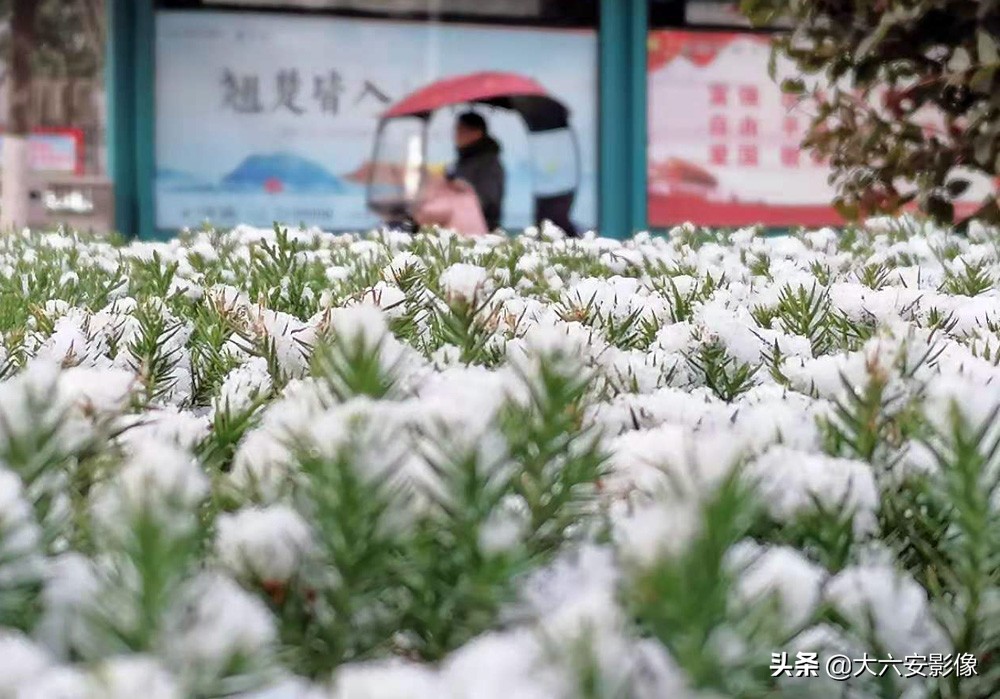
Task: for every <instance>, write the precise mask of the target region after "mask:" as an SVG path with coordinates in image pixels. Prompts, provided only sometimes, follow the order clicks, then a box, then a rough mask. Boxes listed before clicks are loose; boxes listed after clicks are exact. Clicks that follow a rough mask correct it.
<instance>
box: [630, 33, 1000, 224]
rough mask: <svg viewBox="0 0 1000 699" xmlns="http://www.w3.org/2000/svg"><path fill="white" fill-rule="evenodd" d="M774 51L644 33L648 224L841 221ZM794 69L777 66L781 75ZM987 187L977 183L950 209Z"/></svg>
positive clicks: (727, 37)
mask: <svg viewBox="0 0 1000 699" xmlns="http://www.w3.org/2000/svg"><path fill="white" fill-rule="evenodd" d="M770 50H771V48H770V42H769V40H768V38H767V36H765V35H761V34H748V33H735V32H686V31H674V30H666V31H656V32H651V33H650V35H649V54H648V77H649V83H648V84H649V184H648V193H649V211H648V213H649V223H650V225H652V226H670V225H676V224H679V223H684V222H686V221H690V222H692V223H696V224H699V225H706V226H741V225H749V224H754V223H763V224H765V225H769V226H793V225H804V226H822V225H827V224H836V223H839V222H840V217H839V216H838V215H837V213H836V212H835V211H834V209H833V207H832V206H830V202H831V200H832V199H833V197H834V189H833V187H832V186H831V185H829V184H828V177H829V174H830V172H829V169H828V168H827V166H826V165H824V163H822V162H819V161H817V160H815V159H814V158H813V157H812V156H811V154H810V153H809V152H808V151H805V150H803V149H801V148H800V146H799V144H800V143H801V142H802V139H803V137H804V136H805V132H806V129H807V128H808V126H809V121H810V115H809V109H808V106H807V105H805V104H802V103H798V101H797V98H796V97H795V96H794V95H786V94H784V93H782V92H781V89H780V88H779V86H778V85H777V84H776V83H775V82H774V81H772V80H771V78H770V76H769V75H768V70H767V66H768V59H769V56H770ZM790 71H791V68H790V66H788V65H782V64H781V63H780V62H779V65H778V72H779V74H782V73H783V72H784V74H788V73H789V72H790ZM990 188H991V185H990V183H989V182H988V181H985V180H984V179H983V178H979V179H978V180H974V184H973V186H972V187H970V189H969V191H968V193H967V194H966V195H965V197H963V199H965V200H967V201H965V202H964V204H965V206H962V205H961V204H962V203H963V202H960V203H959V206H956V211H959V212H962V211H967V212H971V211H972V210H974V209H975V207H976V206H977V202H981V201H982V199H983V197H985V196H986V195H987V194H988V193H989V192H990Z"/></svg>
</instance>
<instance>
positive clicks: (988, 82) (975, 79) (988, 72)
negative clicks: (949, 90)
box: [969, 65, 997, 94]
mask: <svg viewBox="0 0 1000 699" xmlns="http://www.w3.org/2000/svg"><path fill="white" fill-rule="evenodd" d="M996 72H997V66H995V65H993V66H985V67H983V68H980V69H979V70H977V71H976V72H975V73H973V74H972V79H971V80H969V87H970V88H972V89H973V90H975V91H976V92H981V93H984V94H990V93H991V91H992V89H993V76H995V75H996Z"/></svg>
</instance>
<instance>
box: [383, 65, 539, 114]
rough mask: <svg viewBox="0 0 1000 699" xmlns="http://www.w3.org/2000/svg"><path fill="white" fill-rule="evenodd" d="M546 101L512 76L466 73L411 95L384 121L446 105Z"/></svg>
mask: <svg viewBox="0 0 1000 699" xmlns="http://www.w3.org/2000/svg"><path fill="white" fill-rule="evenodd" d="M515 96H520V97H529V96H530V97H547V96H548V94H547V93H546V92H545V88H544V87H542V86H541V85H539V84H538V83H537V82H535V81H534V80H532V79H531V78H525V77H523V76H520V75H515V74H514V73H496V72H483V73H470V74H468V75H460V76H458V77H455V78H445V79H444V80H438V81H437V82H434V83H431V84H430V85H427V86H426V87H422V88H420V89H419V90H417V91H416V92H411V93H410V94H409V95H407V96H406V97H404V98H403V99H402V100H400V101H399V102H397V103H396V104H394V105H393V106H392V107H390V108H389V111H387V112H386V113H385V115H384V116H385V117H389V118H391V117H400V116H413V115H423V114H427V113H429V112H433V111H434V110H436V109H440V108H441V107H447V106H448V105H450V104H464V103H467V102H486V103H497V104H499V103H501V102H506V101H507V100H508V98H510V97H515Z"/></svg>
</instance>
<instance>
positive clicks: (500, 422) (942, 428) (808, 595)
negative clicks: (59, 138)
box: [0, 219, 1000, 699]
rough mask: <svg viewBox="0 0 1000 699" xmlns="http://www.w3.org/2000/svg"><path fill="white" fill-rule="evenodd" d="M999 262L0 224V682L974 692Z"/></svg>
mask: <svg viewBox="0 0 1000 699" xmlns="http://www.w3.org/2000/svg"><path fill="white" fill-rule="evenodd" d="M998 279H1000V236H998V235H997V234H996V233H994V232H991V231H987V230H982V229H978V230H977V229H973V230H972V231H971V232H970V233H969V234H968V235H965V236H958V235H955V234H952V233H950V232H947V231H940V230H936V229H932V228H929V227H926V226H924V225H922V224H919V223H916V222H914V221H912V220H907V219H902V220H876V221H871V222H869V224H868V225H867V226H866V227H864V228H859V229H848V230H845V231H834V230H829V229H827V230H819V231H809V232H801V233H797V234H794V235H788V236H783V237H766V236H763V235H760V234H759V233H758V232H757V231H754V230H742V231H737V232H735V233H729V234H723V233H715V232H711V231H703V230H696V229H693V228H689V227H681V228H678V229H675V230H673V231H671V233H670V235H669V236H666V237H651V236H648V235H642V236H638V237H636V238H635V239H633V240H630V241H627V242H620V241H614V240H608V239H601V238H595V237H586V238H583V239H579V240H569V239H565V238H563V237H561V235H560V234H558V232H557V231H554V230H552V229H550V228H545V229H544V230H542V231H529V232H528V234H527V235H525V236H521V237H518V238H505V237H500V236H487V237H482V238H477V239H464V238H461V237H456V236H454V235H451V234H449V233H447V232H441V231H438V232H424V233H420V234H417V235H414V236H409V235H403V234H397V233H392V232H384V231H383V232H375V233H371V234H368V235H340V236H334V235H328V234H323V233H320V232H318V231H284V230H279V231H274V232H272V231H267V230H258V229H251V228H246V227H241V228H237V229H235V230H233V231H229V232H224V233H223V232H214V231H208V232H199V233H190V234H187V235H185V236H182V237H181V238H180V239H178V240H174V241H170V242H163V243H140V242H134V243H130V244H127V245H116V244H113V243H111V242H107V241H102V240H98V239H91V238H85V237H78V236H73V235H68V234H59V235H56V234H33V233H27V232H26V233H23V234H20V235H9V236H7V237H3V238H0V339H2V342H0V699H8V698H9V699H26V698H39V699H41V698H43V697H44V698H47V699H51V698H55V697H67V698H74V699H75V698H77V697H80V698H93V697H123V698H124V697H129V698H131V697H137V696H143V697H147V696H148V697H165V698H166V697H199V698H206V699H207V698H210V697H242V698H243V699H251V698H258V699H268V698H273V699H294V698H301V699H306V698H309V699H314V698H318V697H327V698H337V699H437V698H444V699H484V698H489V697H498V698H503V699H535V698H537V699H576V698H581V699H583V698H601V699H612V698H615V699H618V698H633V697H634V698H636V699H695V698H699V699H708V698H710V697H711V698H718V697H730V698H733V699H744V698H756V697H760V698H761V699H763V698H765V697H769V698H770V697H786V698H787V699H800V698H808V697H845V696H850V697H857V698H867V697H872V698H876V697H877V698H880V699H888V698H889V697H904V696H905V697H914V698H915V697H928V698H930V697H940V698H941V699H953V698H954V699H958V698H962V699H966V698H968V699H985V698H986V697H992V696H996V692H997V687H1000V667H998V658H1000V587H998V576H1000V572H998V571H1000V534H998V532H1000V486H998V483H1000V419H998V418H997V413H998V410H1000V388H998V384H1000V368H998V366H1000V291H998V288H997V283H996V282H997V280H998ZM813 653H815V654H816V655H815V662H816V663H817V673H818V676H815V677H811V676H810V670H809V663H810V662H812V661H811V660H810V659H811V658H813V657H814V656H812V655H810V654H813ZM844 656H846V657H848V658H851V659H857V662H858V663H865V662H866V661H864V659H865V658H868V659H869V660H868V661H867V662H868V664H867V665H866V664H859V665H857V666H855V667H854V668H853V669H854V670H856V671H857V673H856V676H851V677H848V678H843V680H842V681H831V680H830V678H829V677H826V675H828V674H829V673H828V668H827V667H826V665H825V663H826V662H827V661H828V660H829V658H831V657H844ZM919 658H924V659H925V665H924V670H923V672H922V673H921V672H920V671H919V668H918V671H917V672H909V671H911V670H912V669H913V667H914V664H915V663H916V662H917V660H919ZM872 659H877V662H880V663H882V664H881V665H871V664H870V663H871V662H873V661H872ZM914 659H917V660H914ZM904 660H905V663H906V664H905V665H904V664H903V662H904ZM928 664H929V665H928ZM935 664H936V665H935ZM928 666H934V667H937V668H938V672H936V673H935V672H931V671H928V670H927V667H928ZM873 667H874V668H875V672H873V671H872V668H873ZM970 667H971V670H970ZM942 668H947V670H948V671H947V672H945V671H944V669H942ZM904 669H905V670H907V671H908V672H903V671H902V670H904ZM878 670H883V672H881V673H878ZM935 675H937V676H935Z"/></svg>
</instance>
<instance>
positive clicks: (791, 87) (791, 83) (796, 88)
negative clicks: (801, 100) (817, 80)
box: [781, 78, 806, 95]
mask: <svg viewBox="0 0 1000 699" xmlns="http://www.w3.org/2000/svg"><path fill="white" fill-rule="evenodd" d="M781 91H782V92H787V93H789V94H793V95H801V94H802V93H803V92H805V91H806V83H805V81H804V80H803V79H802V78H785V79H784V80H782V81H781Z"/></svg>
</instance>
